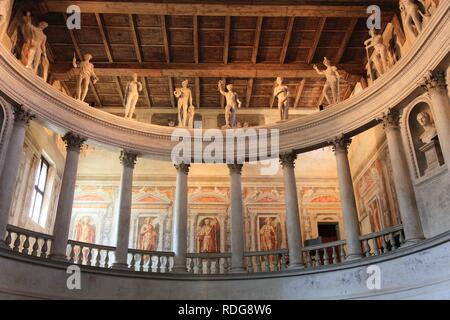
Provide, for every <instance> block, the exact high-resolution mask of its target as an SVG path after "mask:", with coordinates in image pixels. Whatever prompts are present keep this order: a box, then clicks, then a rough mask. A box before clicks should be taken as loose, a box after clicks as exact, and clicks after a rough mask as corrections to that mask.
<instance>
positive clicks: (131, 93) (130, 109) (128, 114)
mask: <svg viewBox="0 0 450 320" xmlns="http://www.w3.org/2000/svg"><path fill="white" fill-rule="evenodd" d="M142 89H143V87H142V83H141V82H139V81H138V76H137V74H136V73H133V80H131V81H129V82H128V83H127V88H126V89H125V101H124V106H125V118H127V119H132V118H133V114H134V110H135V108H136V104H137V102H138V99H139V92H141V91H142Z"/></svg>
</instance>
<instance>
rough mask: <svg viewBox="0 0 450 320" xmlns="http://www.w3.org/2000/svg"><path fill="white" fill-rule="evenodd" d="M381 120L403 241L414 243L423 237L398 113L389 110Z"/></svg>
mask: <svg viewBox="0 0 450 320" xmlns="http://www.w3.org/2000/svg"><path fill="white" fill-rule="evenodd" d="M381 119H382V120H383V125H384V130H385V132H386V139H387V143H388V148H389V155H390V158H391V164H392V175H393V180H394V186H395V192H396V193H397V200H398V207H399V211H400V216H401V217H402V224H403V230H404V232H405V240H406V241H407V242H415V241H417V240H420V239H423V238H424V236H423V230H422V225H421V222H420V216H419V210H418V209H417V203H416V197H415V194H414V188H413V184H412V181H411V176H410V174H409V171H408V163H407V161H406V153H405V149H404V147H403V143H402V137H401V133H400V127H399V115H398V111H396V110H393V109H391V110H389V111H388V112H387V113H385V114H383V116H382V118H381Z"/></svg>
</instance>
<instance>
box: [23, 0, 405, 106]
mask: <svg viewBox="0 0 450 320" xmlns="http://www.w3.org/2000/svg"><path fill="white" fill-rule="evenodd" d="M36 3H39V8H37V7H36ZM72 4H76V5H78V6H79V7H80V8H81V13H82V14H81V30H68V29H67V27H66V17H67V14H66V10H67V7H68V6H69V5H72ZM371 4H377V5H379V6H380V7H381V9H382V21H383V23H382V26H383V28H384V27H385V25H386V23H387V22H389V21H390V20H391V19H392V18H393V15H394V14H395V11H396V7H397V5H398V1H397V0H393V1H390V0H389V1H388V0H385V1H370V3H369V1H352V0H346V1H344V0H336V1H283V0H281V1H276V5H275V4H274V1H258V0H256V1H255V0H252V1H250V0H240V1H214V0H212V1H206V0H205V1H199V0H198V1H163V0H160V1H116V0H109V1H61V0H46V1H33V2H32V4H31V3H30V2H27V1H24V2H23V7H21V8H20V9H18V10H17V11H16V12H19V11H20V12H22V11H23V10H27V9H30V10H33V8H34V9H35V11H33V12H36V14H35V18H36V19H35V20H36V21H40V20H45V21H47V22H48V23H49V27H48V28H47V29H46V31H45V32H46V34H47V36H48V47H49V52H50V55H49V56H50V59H51V62H52V65H51V73H52V77H53V78H54V79H61V80H63V82H64V85H65V86H66V88H67V89H68V90H69V91H70V92H71V93H72V94H73V93H74V92H75V79H74V78H73V76H72V78H69V76H68V75H70V73H67V71H69V70H70V69H71V61H72V58H73V55H74V54H75V55H76V56H77V57H78V59H79V58H80V56H81V55H83V54H85V53H91V54H92V55H93V56H94V58H93V63H94V64H95V67H96V73H97V75H98V76H99V77H100V81H99V82H98V83H97V84H95V85H92V86H91V88H90V90H89V94H88V97H87V99H86V100H87V102H89V103H90V104H91V105H93V106H96V107H117V106H121V105H122V100H123V95H124V91H125V85H126V83H127V81H128V79H129V76H130V74H131V73H132V72H137V73H138V75H139V76H140V79H141V81H142V82H143V84H144V91H143V94H142V95H141V98H140V99H139V102H138V105H137V107H138V108H174V107H175V106H176V103H175V99H174V97H173V95H172V92H173V90H174V88H175V87H176V86H179V85H180V84H181V81H182V80H184V79H188V80H189V82H190V86H191V88H192V91H193V94H194V104H195V105H196V106H197V107H199V108H200V110H201V108H220V107H222V106H223V104H224V101H223V99H221V97H220V95H219V93H218V91H217V82H218V81H219V80H221V79H222V80H225V81H226V82H227V83H233V84H234V87H235V89H236V90H237V92H238V93H239V95H240V98H241V100H242V101H243V105H244V106H245V107H248V108H270V107H271V106H273V105H274V103H273V98H272V89H273V83H274V80H275V78H276V77H277V76H283V77H284V78H285V82H286V83H287V84H288V85H289V86H290V88H291V95H292V104H293V106H294V107H295V108H306V109H310V108H317V106H318V105H319V104H320V102H321V101H322V99H321V92H322V87H323V84H324V79H323V78H321V77H319V76H318V75H317V74H316V72H315V71H314V70H313V68H312V64H314V63H317V64H320V63H321V61H322V59H323V57H324V56H326V57H328V58H329V59H330V60H331V61H332V63H333V64H336V65H338V67H339V69H340V70H342V75H343V81H342V82H343V85H342V89H341V94H342V98H346V97H348V96H349V95H350V93H351V90H352V89H353V87H354V85H355V84H356V82H357V81H358V80H359V79H360V77H361V76H362V75H363V74H364V67H363V66H364V63H365V49H364V46H363V42H364V40H366V39H367V38H368V33H367V28H366V19H367V16H368V15H367V13H366V9H367V6H368V5H371ZM319 67H323V66H321V65H319Z"/></svg>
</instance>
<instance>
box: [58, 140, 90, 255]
mask: <svg viewBox="0 0 450 320" xmlns="http://www.w3.org/2000/svg"><path fill="white" fill-rule="evenodd" d="M63 140H64V142H65V143H66V149H67V155H66V163H65V166H64V174H63V178H62V181H61V190H60V192H59V200H58V207H57V209H56V218H55V226H54V228H53V236H54V240H53V242H52V246H51V251H50V258H52V259H54V260H63V261H66V260H67V256H66V250H67V240H68V238H69V228H70V219H71V216H72V206H73V197H74V193H75V183H76V180H77V171H78V160H79V158H80V149H81V147H82V146H83V143H84V141H85V139H84V138H82V137H80V136H78V135H76V134H74V133H71V132H69V133H67V134H66V135H65V136H64V137H63Z"/></svg>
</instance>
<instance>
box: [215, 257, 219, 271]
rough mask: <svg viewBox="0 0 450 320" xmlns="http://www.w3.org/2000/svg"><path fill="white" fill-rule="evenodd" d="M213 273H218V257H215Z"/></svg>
mask: <svg viewBox="0 0 450 320" xmlns="http://www.w3.org/2000/svg"><path fill="white" fill-rule="evenodd" d="M214 273H215V274H219V273H220V258H216V260H215V265H214Z"/></svg>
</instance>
